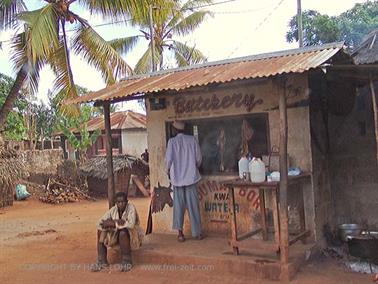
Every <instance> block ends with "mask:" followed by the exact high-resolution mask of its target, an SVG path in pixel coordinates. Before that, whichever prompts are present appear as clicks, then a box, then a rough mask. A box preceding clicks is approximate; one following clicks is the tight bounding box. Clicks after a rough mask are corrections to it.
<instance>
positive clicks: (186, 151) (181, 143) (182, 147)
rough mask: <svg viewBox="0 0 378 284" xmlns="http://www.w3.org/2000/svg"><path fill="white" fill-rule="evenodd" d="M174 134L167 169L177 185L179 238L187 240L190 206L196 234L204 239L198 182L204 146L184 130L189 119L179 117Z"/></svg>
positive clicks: (175, 209) (175, 207)
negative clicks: (185, 220) (186, 226)
mask: <svg viewBox="0 0 378 284" xmlns="http://www.w3.org/2000/svg"><path fill="white" fill-rule="evenodd" d="M172 126H173V132H174V133H173V135H174V137H173V138H170V139H169V140H168V145H167V152H166V154H165V169H166V172H167V174H168V177H169V179H170V180H171V183H172V185H173V226H172V227H173V229H174V230H178V237H177V239H178V241H179V242H183V241H185V236H184V234H183V231H182V230H183V223H184V213H185V209H188V212H189V218H190V224H191V231H192V236H193V237H194V238H196V239H199V240H201V239H202V238H203V236H202V233H201V216H200V210H199V201H198V194H197V183H198V181H199V180H200V179H201V176H200V174H199V171H198V167H199V166H200V164H201V161H202V155H201V150H200V147H199V144H198V141H197V139H196V138H195V137H194V136H191V135H186V134H184V129H185V123H184V122H182V121H175V122H173V123H172Z"/></svg>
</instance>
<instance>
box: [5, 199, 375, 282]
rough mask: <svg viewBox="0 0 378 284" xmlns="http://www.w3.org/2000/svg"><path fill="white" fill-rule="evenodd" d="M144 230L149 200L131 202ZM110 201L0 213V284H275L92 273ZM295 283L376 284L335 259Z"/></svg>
mask: <svg viewBox="0 0 378 284" xmlns="http://www.w3.org/2000/svg"><path fill="white" fill-rule="evenodd" d="M131 202H132V203H134V204H135V205H136V207H137V209H138V212H139V215H140V217H141V221H142V225H143V227H145V223H146V220H147V213H148V211H147V208H148V202H149V201H148V199H134V200H132V201H131ZM106 209H107V201H106V200H99V201H96V202H87V201H83V202H79V203H69V204H63V205H50V204H44V203H41V202H39V201H37V200H33V199H31V200H28V201H25V202H15V204H14V206H12V207H8V208H5V209H1V210H0V232H1V234H0V283H4V284H5V283H38V284H50V283H65V284H66V283H120V282H125V281H127V282H128V283H154V284H156V283H166V282H167V281H170V282H172V281H176V282H180V283H193V282H197V283H277V282H271V281H267V280H255V281H253V282H251V280H248V279H246V278H245V277H243V276H235V275H231V274H225V273H223V272H221V271H217V270H216V268H215V270H214V271H177V270H176V271H174V270H167V269H162V270H148V271H147V270H146V269H145V268H143V266H142V265H141V264H136V265H135V267H134V269H133V270H132V271H130V272H127V273H122V272H119V271H117V269H109V270H106V271H101V272H98V273H92V272H90V271H89V270H88V267H89V264H90V263H93V262H94V261H95V259H96V234H95V232H96V227H95V226H96V222H97V220H98V218H99V217H100V216H101V215H102V214H103V212H104V211H105V210H106ZM291 283H301V284H302V283H314V284H316V283H319V284H328V283H373V281H372V276H371V275H363V274H357V273H351V272H346V271H345V270H344V269H343V267H341V266H340V265H338V264H337V263H336V262H335V261H333V260H329V259H326V260H322V261H317V262H312V263H310V264H308V265H306V266H305V267H304V268H303V269H302V271H300V272H299V273H298V274H297V276H296V277H295V279H294V280H293V281H292V282H291Z"/></svg>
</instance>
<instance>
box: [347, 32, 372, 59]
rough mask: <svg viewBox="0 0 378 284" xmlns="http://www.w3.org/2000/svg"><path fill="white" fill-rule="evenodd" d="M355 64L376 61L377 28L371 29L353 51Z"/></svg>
mask: <svg viewBox="0 0 378 284" xmlns="http://www.w3.org/2000/svg"><path fill="white" fill-rule="evenodd" d="M352 56H353V59H354V61H355V63H356V64H376V63H377V62H378V29H375V30H373V31H372V32H371V33H370V34H369V35H368V36H367V37H366V38H365V40H364V41H363V42H362V43H361V44H360V45H359V46H358V47H357V48H356V49H355V50H354V51H353V53H352Z"/></svg>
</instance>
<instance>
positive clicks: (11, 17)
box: [0, 0, 27, 30]
mask: <svg viewBox="0 0 378 284" xmlns="http://www.w3.org/2000/svg"><path fill="white" fill-rule="evenodd" d="M26 10H27V9H26V6H25V3H24V1H22V0H0V30H5V29H8V28H13V27H14V23H15V21H16V20H17V15H18V14H19V13H20V12H23V11H26Z"/></svg>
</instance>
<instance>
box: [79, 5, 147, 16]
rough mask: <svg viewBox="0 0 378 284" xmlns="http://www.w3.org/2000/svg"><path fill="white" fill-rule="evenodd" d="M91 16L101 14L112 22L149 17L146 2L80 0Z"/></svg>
mask: <svg viewBox="0 0 378 284" xmlns="http://www.w3.org/2000/svg"><path fill="white" fill-rule="evenodd" d="M78 2H79V3H81V4H82V5H83V6H84V7H85V8H87V9H88V10H89V11H90V12H91V14H100V15H102V16H103V17H104V18H107V19H110V20H112V21H118V20H120V19H123V20H125V19H126V20H128V19H130V18H131V16H132V17H133V18H144V17H145V16H146V15H148V5H146V3H145V2H146V0H126V1H114V0H79V1H78Z"/></svg>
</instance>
